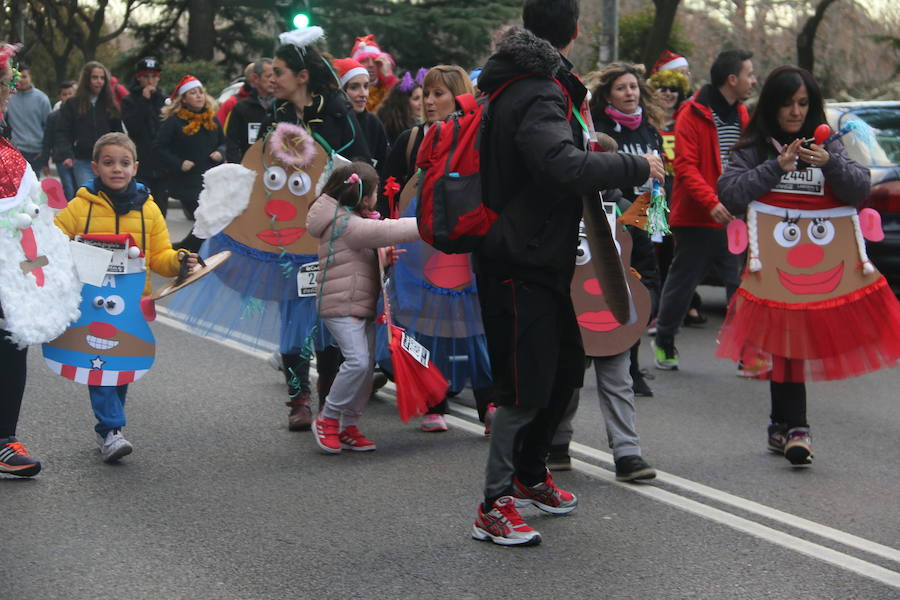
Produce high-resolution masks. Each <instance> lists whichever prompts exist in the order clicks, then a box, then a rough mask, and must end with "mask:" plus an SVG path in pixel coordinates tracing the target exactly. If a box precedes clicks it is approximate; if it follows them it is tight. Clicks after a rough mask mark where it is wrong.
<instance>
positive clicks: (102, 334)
mask: <svg viewBox="0 0 900 600" xmlns="http://www.w3.org/2000/svg"><path fill="white" fill-rule="evenodd" d="M118 332H119V330H118V329H116V328H115V326H113V325H110V324H109V323H103V322H101V321H91V324H90V325H88V333H90V334H91V335H93V336H95V337H98V338H104V339H107V340H108V339H112V338H114V337H116V334H117V333H118Z"/></svg>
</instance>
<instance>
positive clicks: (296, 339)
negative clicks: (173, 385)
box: [168, 233, 333, 354]
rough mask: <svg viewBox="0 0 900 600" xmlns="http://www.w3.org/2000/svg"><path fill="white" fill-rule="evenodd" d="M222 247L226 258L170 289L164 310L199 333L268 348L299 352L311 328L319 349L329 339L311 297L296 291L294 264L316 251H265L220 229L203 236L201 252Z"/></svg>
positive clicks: (310, 259)
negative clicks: (206, 272)
mask: <svg viewBox="0 0 900 600" xmlns="http://www.w3.org/2000/svg"><path fill="white" fill-rule="evenodd" d="M224 250H230V251H231V253H232V254H231V258H230V259H229V260H227V261H226V262H225V263H224V264H222V265H221V266H219V268H217V269H216V270H215V271H213V272H212V273H210V274H209V275H207V276H206V277H203V278H202V279H200V280H199V281H197V282H196V283H193V284H191V285H190V286H187V287H186V288H185V289H183V290H180V291H179V292H178V293H176V294H173V295H172V299H171V301H170V302H169V304H168V309H169V316H171V317H172V318H174V319H177V320H179V321H182V322H183V323H185V324H186V325H187V326H188V327H190V328H191V329H192V330H194V331H195V332H197V333H199V334H200V335H204V336H211V337H217V338H220V339H229V340H234V341H237V342H240V343H242V344H246V345H249V346H251V347H253V348H257V349H260V350H265V351H268V352H271V351H274V350H276V349H277V350H278V351H280V352H281V353H283V354H299V353H300V350H301V348H302V347H303V345H304V343H305V342H306V340H307V338H309V336H310V335H313V334H317V335H315V337H314V341H315V343H316V346H317V348H318V349H322V348H324V347H325V345H328V341H329V340H330V334H328V333H327V329H326V328H325V326H324V325H320V324H319V316H318V312H317V310H316V298H315V297H305V298H300V297H298V293H297V270H298V269H299V267H300V265H303V264H306V263H311V262H316V261H317V260H318V259H319V257H318V256H317V255H315V254H283V255H280V254H277V253H273V252H264V251H261V250H256V249H254V248H250V247H249V246H245V245H243V244H241V243H239V242H236V241H235V240H233V239H232V238H231V237H229V236H227V235H225V234H224V233H219V234H217V235H216V236H214V237H212V238H210V239H208V240H206V241H205V242H204V243H203V246H202V247H201V248H200V255H201V256H202V257H204V258H207V257H209V256H212V255H213V254H217V253H219V252H222V251H224ZM320 338H321V339H320ZM320 344H324V345H321V346H320ZM331 344H332V345H333V340H331Z"/></svg>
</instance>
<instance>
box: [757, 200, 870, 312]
mask: <svg viewBox="0 0 900 600" xmlns="http://www.w3.org/2000/svg"><path fill="white" fill-rule="evenodd" d="M753 206H754V205H751V208H753ZM755 206H756V209H754V210H755V214H756V223H757V224H756V238H757V243H758V247H759V257H758V258H759V266H760V267H761V268H760V269H759V270H758V271H751V272H748V273H747V274H746V275H745V276H744V278H743V281H742V283H741V287H743V288H744V289H746V290H747V291H748V292H750V293H751V294H753V295H754V296H756V297H757V298H763V299H767V300H773V301H776V302H785V303H790V304H797V303H807V302H817V301H821V300H828V299H831V298H839V297H841V296H845V295H847V294H850V293H852V292H854V291H856V290H858V289H860V288H862V287H864V286H866V285H869V284H870V283H872V282H874V281H876V280H877V279H878V277H880V274H879V273H878V272H877V271H876V270H875V269H874V268H871V271H872V272H871V273H868V274H867V273H865V272H864V271H863V268H862V266H861V265H862V262H863V261H862V259H861V255H860V246H859V243H858V242H857V236H856V226H855V225H854V216H855V215H856V211H855V209H852V208H849V207H845V208H834V209H824V210H803V211H800V210H793V209H784V208H775V207H771V206H768V205H764V204H758V203H756V204H755ZM750 235H751V237H752V230H751V234H750ZM861 241H862V240H860V242H861ZM751 244H752V241H751ZM752 250H753V249H752V246H751V254H752ZM751 258H752V257H751Z"/></svg>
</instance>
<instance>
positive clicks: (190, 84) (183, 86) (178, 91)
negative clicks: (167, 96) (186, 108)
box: [172, 75, 203, 100]
mask: <svg viewBox="0 0 900 600" xmlns="http://www.w3.org/2000/svg"><path fill="white" fill-rule="evenodd" d="M197 87H203V84H202V83H200V80H199V79H197V78H196V77H194V76H193V75H185V76H184V77H182V78H181V81H179V82H178V85H176V86H175V89H174V90H172V100H175V99H176V98H180V97H181V96H182V95H183V94H185V93H186V92H188V91H190V90H192V89H194V88H197Z"/></svg>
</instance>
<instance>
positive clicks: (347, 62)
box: [332, 58, 369, 87]
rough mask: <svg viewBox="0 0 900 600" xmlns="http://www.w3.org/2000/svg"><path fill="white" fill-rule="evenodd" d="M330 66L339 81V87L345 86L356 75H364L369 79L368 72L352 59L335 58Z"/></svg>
mask: <svg viewBox="0 0 900 600" xmlns="http://www.w3.org/2000/svg"><path fill="white" fill-rule="evenodd" d="M332 64H334V68H335V69H336V70H337V74H338V77H339V78H340V80H341V87H344V86H345V85H347V82H348V81H350V80H351V79H353V78H354V77H356V76H357V75H365V76H366V78H367V79H368V77H369V71H368V70H367V69H366V68H365V67H364V66H362V64H361V63H360V62H359V61H357V60H353V59H352V58H336V59H335V60H334V61H333V63H332Z"/></svg>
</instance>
